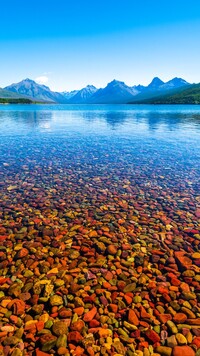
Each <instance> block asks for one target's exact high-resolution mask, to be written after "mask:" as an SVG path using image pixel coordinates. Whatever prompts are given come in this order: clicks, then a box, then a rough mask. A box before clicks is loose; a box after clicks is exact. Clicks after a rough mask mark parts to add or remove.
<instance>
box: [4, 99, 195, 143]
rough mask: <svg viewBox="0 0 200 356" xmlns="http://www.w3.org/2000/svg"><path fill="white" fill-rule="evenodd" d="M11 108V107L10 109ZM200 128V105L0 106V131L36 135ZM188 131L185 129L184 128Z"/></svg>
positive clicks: (142, 133)
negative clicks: (199, 107)
mask: <svg viewBox="0 0 200 356" xmlns="http://www.w3.org/2000/svg"><path fill="white" fill-rule="evenodd" d="M9 109H10V110H9ZM188 129H189V131H190V132H192V133H193V134H196V133H198V132H199V130H200V109H198V107H195V106H194V107H193V106H190V107H188V106H181V107H176V106H158V107H154V106H152V107H149V106H142V105H140V106H121V105H119V106H112V105H111V106H110V105H107V106H103V105H102V106H87V105H85V106H78V107H77V106H75V107H74V106H66V105H65V106H63V105H59V106H56V105H55V106H42V105H40V106H37V105H30V106H26V105H24V106H21V105H18V106H15V105H13V106H2V105H1V106H0V135H2V136H6V135H9V136H14V135H23V134H24V135H27V134H28V133H29V132H32V133H34V135H37V134H40V133H41V132H42V133H43V134H44V133H45V132H48V131H49V132H52V133H54V132H56V134H59V135H64V134H65V133H67V132H68V133H69V132H70V131H72V132H75V131H77V133H80V134H81V133H84V135H87V134H92V133H95V135H109V134H111V131H115V133H116V134H120V133H121V134H123V133H125V134H126V135H127V136H131V135H136V136H137V135H138V134H139V135H140V136H141V137H142V135H152V134H155V132H158V133H159V132H162V134H163V138H164V136H166V138H167V134H168V133H169V132H172V133H175V134H176V135H177V133H179V134H181V133H184V135H185V136H188ZM184 131H185V132H184Z"/></svg>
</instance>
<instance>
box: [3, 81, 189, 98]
mask: <svg viewBox="0 0 200 356" xmlns="http://www.w3.org/2000/svg"><path fill="white" fill-rule="evenodd" d="M193 86H194V85H192V84H190V83H188V82H187V81H185V80H184V79H182V78H173V79H171V80H169V81H168V82H166V83H165V82H163V81H162V80H161V79H160V78H158V77H155V78H153V80H152V81H151V83H150V84H149V85H147V86H144V85H137V86H136V85H134V86H128V85H126V84H125V83H124V82H122V81H118V80H113V81H112V82H110V83H108V84H107V86H106V87H105V88H100V89H97V88H96V87H95V86H93V85H87V86H86V87H85V88H83V89H81V90H73V91H71V92H66V91H65V92H54V91H52V90H51V89H50V88H49V87H47V86H46V85H41V84H38V83H36V82H35V81H34V80H31V79H29V78H27V79H24V80H22V81H21V82H19V83H15V84H11V85H9V86H7V87H5V88H4V89H0V98H14V99H16V98H19V99H20V98H21V99H22V98H24V99H29V100H32V101H34V102H36V101H37V102H45V103H61V104H125V103H137V102H142V101H145V100H147V101H148V100H151V99H152V100H153V99H154V98H160V97H162V96H165V97H166V95H174V94H175V93H176V94H177V93H179V92H181V91H182V90H186V89H189V88H191V87H193Z"/></svg>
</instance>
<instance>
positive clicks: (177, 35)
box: [0, 0, 200, 91]
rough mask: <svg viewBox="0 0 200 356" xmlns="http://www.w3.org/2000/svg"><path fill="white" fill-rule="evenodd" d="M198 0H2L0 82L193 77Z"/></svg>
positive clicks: (198, 71) (68, 84)
mask: <svg viewBox="0 0 200 356" xmlns="http://www.w3.org/2000/svg"><path fill="white" fill-rule="evenodd" d="M199 34H200V1H199V0H190V1H186V0H173V1H172V0H168V1H164V0H143V1H139V0H137V1H136V0H123V1H122V0H101V1H99V0H73V1H72V0H71V1H69V0H40V1H39V0H35V1H32V0H28V1H27V0H18V1H17V0H9V1H8V2H5V1H3V2H2V3H1V9H0V86H1V87H4V86H6V85H9V84H10V83H13V82H18V81H20V80H22V79H24V78H27V77H29V78H32V79H36V78H37V80H38V81H40V82H44V83H46V84H47V85H48V86H50V88H51V89H53V90H58V91H62V90H73V89H79V88H81V87H84V86H85V85H87V84H94V85H95V86H97V87H103V86H105V85H106V84H107V83H108V82H109V81H111V80H112V79H114V78H115V79H118V80H122V81H125V83H126V84H128V85H134V84H139V83H140V84H148V83H149V82H150V81H151V79H152V78H153V77H154V76H159V77H160V78H161V79H162V80H164V81H167V80H169V79H171V78H172V77H175V76H178V77H183V78H184V79H186V80H188V81H189V82H200V36H199Z"/></svg>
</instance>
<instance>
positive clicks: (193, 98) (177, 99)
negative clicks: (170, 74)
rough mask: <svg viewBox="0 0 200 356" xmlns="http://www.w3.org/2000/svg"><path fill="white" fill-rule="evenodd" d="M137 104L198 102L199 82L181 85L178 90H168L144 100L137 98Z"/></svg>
mask: <svg viewBox="0 0 200 356" xmlns="http://www.w3.org/2000/svg"><path fill="white" fill-rule="evenodd" d="M137 104H154V105H161V104H162V105H163V104H177V105H182V104H193V105H199V104H200V84H194V85H190V86H187V87H181V88H179V90H178V91H177V90H176V92H174V90H173V91H172V90H171V91H170V94H169V91H168V94H165V95H160V96H156V97H154V98H149V99H145V100H138V101H137Z"/></svg>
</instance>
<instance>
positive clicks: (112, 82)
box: [108, 79, 125, 85]
mask: <svg viewBox="0 0 200 356" xmlns="http://www.w3.org/2000/svg"><path fill="white" fill-rule="evenodd" d="M116 84H123V85H124V84H125V83H124V82H121V81H120V80H117V79H113V80H112V81H111V82H110V83H108V85H116Z"/></svg>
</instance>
